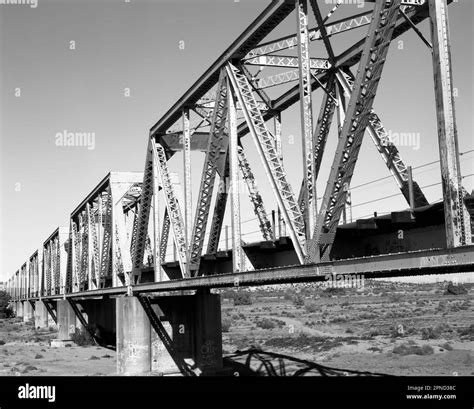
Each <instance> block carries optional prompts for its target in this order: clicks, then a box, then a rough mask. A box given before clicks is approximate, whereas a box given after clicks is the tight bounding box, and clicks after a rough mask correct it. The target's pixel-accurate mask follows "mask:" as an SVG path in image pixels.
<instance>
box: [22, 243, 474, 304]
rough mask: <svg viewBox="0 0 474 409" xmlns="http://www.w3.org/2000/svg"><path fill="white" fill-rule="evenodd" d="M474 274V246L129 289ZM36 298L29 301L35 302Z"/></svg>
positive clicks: (108, 292)
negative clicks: (357, 276) (332, 276)
mask: <svg viewBox="0 0 474 409" xmlns="http://www.w3.org/2000/svg"><path fill="white" fill-rule="evenodd" d="M470 271H474V245H472V246H465V247H457V248H453V249H436V250H420V251H414V252H408V253H396V254H384V255H379V256H370V257H361V258H354V259H346V260H336V261H329V262H323V263H318V264H310V265H296V266H287V267H277V268H271V269H263V270H256V271H249V272H242V273H229V274H219V275H213V276H200V277H193V278H185V279H179V280H169V281H162V282H157V283H147V284H138V285H134V286H132V291H133V293H136V294H138V293H162V292H170V291H178V290H197V289H200V288H223V287H235V286H259V285H270V284H284V283H290V282H291V283H295V282H317V281H326V280H327V279H328V274H329V275H348V276H351V275H359V276H361V275H363V277H364V278H366V279H369V278H388V277H400V276H419V275H426V274H449V273H457V272H470ZM124 294H127V287H114V288H103V289H100V290H91V291H82V292H76V293H71V294H66V295H65V296H64V295H54V296H49V297H42V299H61V298H81V297H86V298H90V297H101V296H113V295H117V296H118V295H124ZM35 299H37V298H30V300H35Z"/></svg>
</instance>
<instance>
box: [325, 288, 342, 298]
mask: <svg viewBox="0 0 474 409" xmlns="http://www.w3.org/2000/svg"><path fill="white" fill-rule="evenodd" d="M345 294H346V289H345V288H340V287H328V288H325V289H324V291H323V292H322V293H321V295H322V296H323V297H332V296H333V295H335V296H338V295H345Z"/></svg>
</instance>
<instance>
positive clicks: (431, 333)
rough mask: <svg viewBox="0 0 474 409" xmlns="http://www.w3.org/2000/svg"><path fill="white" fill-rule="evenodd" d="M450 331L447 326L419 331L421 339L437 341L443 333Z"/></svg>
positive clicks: (442, 325)
mask: <svg viewBox="0 0 474 409" xmlns="http://www.w3.org/2000/svg"><path fill="white" fill-rule="evenodd" d="M447 331H451V327H450V326H449V325H448V324H439V325H437V326H436V327H433V328H429V327H428V328H423V329H422V330H421V339H438V338H439V337H440V336H441V334H442V333H443V332H447Z"/></svg>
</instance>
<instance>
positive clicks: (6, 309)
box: [0, 291, 15, 318]
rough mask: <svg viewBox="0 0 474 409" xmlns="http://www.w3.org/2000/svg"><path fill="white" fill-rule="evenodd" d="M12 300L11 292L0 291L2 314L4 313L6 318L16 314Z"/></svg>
mask: <svg viewBox="0 0 474 409" xmlns="http://www.w3.org/2000/svg"><path fill="white" fill-rule="evenodd" d="M10 301H11V297H10V294H8V293H7V292H6V291H0V316H1V315H3V316H4V317H5V318H11V317H13V316H14V315H15V314H14V312H13V309H12V308H11V304H10Z"/></svg>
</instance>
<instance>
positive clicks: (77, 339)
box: [69, 328, 95, 347]
mask: <svg viewBox="0 0 474 409" xmlns="http://www.w3.org/2000/svg"><path fill="white" fill-rule="evenodd" d="M69 335H70V337H71V341H73V342H74V343H75V344H76V345H79V346H81V347H82V346H88V345H95V342H94V340H93V338H92V337H91V335H90V334H89V331H87V330H86V329H85V328H81V329H79V328H76V329H75V331H74V333H71V334H69Z"/></svg>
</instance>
